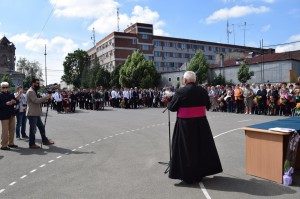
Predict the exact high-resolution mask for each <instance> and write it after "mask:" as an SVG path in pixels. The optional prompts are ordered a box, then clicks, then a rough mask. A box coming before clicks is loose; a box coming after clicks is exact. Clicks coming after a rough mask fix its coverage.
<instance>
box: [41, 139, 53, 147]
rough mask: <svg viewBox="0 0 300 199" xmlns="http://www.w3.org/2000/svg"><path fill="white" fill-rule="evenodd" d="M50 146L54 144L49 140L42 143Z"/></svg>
mask: <svg viewBox="0 0 300 199" xmlns="http://www.w3.org/2000/svg"><path fill="white" fill-rule="evenodd" d="M52 144H54V142H53V141H51V140H48V141H47V142H43V145H46V146H47V145H52Z"/></svg>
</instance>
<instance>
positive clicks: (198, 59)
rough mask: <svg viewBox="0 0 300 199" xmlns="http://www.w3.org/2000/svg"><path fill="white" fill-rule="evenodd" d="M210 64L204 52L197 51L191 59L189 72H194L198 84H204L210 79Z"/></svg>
mask: <svg viewBox="0 0 300 199" xmlns="http://www.w3.org/2000/svg"><path fill="white" fill-rule="evenodd" d="M208 69H209V63H208V62H207V61H206V59H205V56H204V54H203V52H202V51H201V50H200V51H197V52H196V54H195V56H194V57H193V58H192V59H191V61H190V63H189V66H188V70H191V71H194V72H195V73H196V77H197V83H199V84H202V83H204V82H205V81H207V79H208Z"/></svg>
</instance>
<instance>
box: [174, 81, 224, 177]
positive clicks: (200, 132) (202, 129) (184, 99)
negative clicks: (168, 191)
mask: <svg viewBox="0 0 300 199" xmlns="http://www.w3.org/2000/svg"><path fill="white" fill-rule="evenodd" d="M208 100H209V99H208V93H207V91H206V90H205V89H204V88H202V87H201V86H197V85H195V84H194V83H190V84H187V85H186V86H185V87H183V88H180V89H178V90H177V91H176V93H175V95H174V96H173V98H172V100H171V102H170V103H169V104H168V109H169V110H170V111H173V112H174V111H177V120H176V123H175V127H174V132H173V139H172V159H171V162H170V172H169V178H172V179H181V180H183V181H185V182H187V183H193V182H199V181H200V180H201V179H202V177H204V176H208V175H213V174H217V173H220V172H222V171H223V169H222V165H221V162H220V158H219V155H218V152H217V149H216V146H215V142H214V139H213V136H212V132H211V129H210V126H209V123H208V120H207V118H206V116H205V109H206V104H207V101H208ZM199 110H200V111H199ZM200 112H201V113H200ZM182 116H183V117H182Z"/></svg>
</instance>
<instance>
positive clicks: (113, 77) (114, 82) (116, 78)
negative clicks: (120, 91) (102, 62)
mask: <svg viewBox="0 0 300 199" xmlns="http://www.w3.org/2000/svg"><path fill="white" fill-rule="evenodd" d="M121 68H122V65H121V64H118V65H117V66H116V67H115V68H114V70H113V71H112V72H111V74H110V82H109V84H110V86H111V87H116V88H120V87H121V85H120V70H121Z"/></svg>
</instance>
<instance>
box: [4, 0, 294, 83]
mask: <svg viewBox="0 0 300 199" xmlns="http://www.w3.org/2000/svg"><path fill="white" fill-rule="evenodd" d="M118 8H119V17H120V20H119V24H120V31H123V30H124V29H125V28H126V27H127V26H128V25H130V24H131V23H136V22H140V23H151V24H153V25H154V34H156V35H162V36H170V37H178V38H187V39H194V40H202V41H211V42H220V43H228V38H227V21H228V25H229V29H228V30H229V32H230V34H229V43H230V44H236V45H244V43H245V45H246V46H253V47H260V41H261V40H263V44H264V46H266V47H268V46H269V47H272V48H275V49H276V52H284V51H291V50H300V42H297V41H300V23H299V21H300V0H210V1H200V0H184V1H183V0H172V1H171V0H26V1H24V0H0V9H1V12H0V37H1V38H2V37H3V36H4V35H5V36H6V37H7V38H8V39H9V40H10V41H11V42H13V43H14V45H15V46H16V62H17V60H19V59H20V58H26V59H27V60H29V61H38V62H39V63H40V64H41V68H42V69H43V73H44V74H45V71H44V70H45V55H44V53H45V45H46V46H47V56H46V66H47V80H48V84H50V83H59V82H60V79H61V76H62V75H63V62H64V60H65V57H66V56H67V54H68V53H72V52H74V51H75V50H77V49H82V50H89V49H90V48H91V47H92V46H93V41H92V40H91V36H92V35H93V33H92V30H93V28H94V29H95V40H96V42H97V41H99V40H101V39H102V38H104V37H105V36H106V35H108V34H110V33H111V32H113V31H117V28H118V26H117V21H118V20H117V9H118ZM245 24H246V26H245ZM286 43H290V44H287V45H278V44H286ZM270 45H277V46H270Z"/></svg>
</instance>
